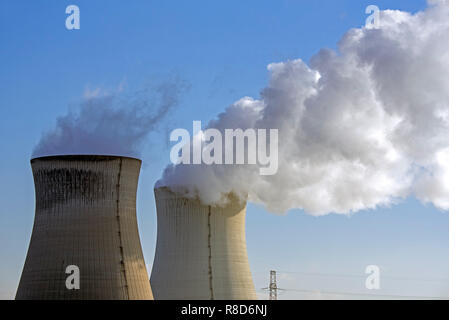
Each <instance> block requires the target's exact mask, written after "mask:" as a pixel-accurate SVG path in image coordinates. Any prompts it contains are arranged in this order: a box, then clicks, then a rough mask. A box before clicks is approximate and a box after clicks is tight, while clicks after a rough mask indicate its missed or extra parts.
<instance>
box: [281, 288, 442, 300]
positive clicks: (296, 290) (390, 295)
mask: <svg viewBox="0 0 449 320" xmlns="http://www.w3.org/2000/svg"><path fill="white" fill-rule="evenodd" d="M283 290H284V291H294V292H302V293H315V294H327V295H339V296H341V295H345V296H370V297H379V298H382V297H383V298H403V299H434V300H435V299H448V298H447V297H429V296H405V295H395V294H372V293H360V292H343V291H340V292H339V291H321V290H306V289H283Z"/></svg>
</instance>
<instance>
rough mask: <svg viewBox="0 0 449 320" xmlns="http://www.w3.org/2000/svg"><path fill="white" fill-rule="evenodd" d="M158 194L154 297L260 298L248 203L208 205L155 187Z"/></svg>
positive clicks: (204, 298) (152, 281)
mask: <svg viewBox="0 0 449 320" xmlns="http://www.w3.org/2000/svg"><path fill="white" fill-rule="evenodd" d="M155 196H156V207H157V224H158V229H157V246H156V254H155V258H154V265H153V270H152V273H151V286H152V288H153V292H154V296H155V298H156V299H179V300H181V299H193V300H210V299H216V300H227V299H230V300H237V299H241V300H253V299H256V298H257V297H256V292H255V290H254V284H253V281H252V277H251V271H250V268H249V264H248V256H247V252H246V240H245V215H246V204H244V203H243V204H240V203H239V202H238V201H233V202H232V203H231V204H230V205H228V206H227V207H226V208H219V207H210V206H205V205H202V204H201V203H200V202H199V201H197V200H189V199H186V198H182V197H179V196H177V195H176V194H174V193H172V192H170V191H169V190H168V189H167V188H158V189H155Z"/></svg>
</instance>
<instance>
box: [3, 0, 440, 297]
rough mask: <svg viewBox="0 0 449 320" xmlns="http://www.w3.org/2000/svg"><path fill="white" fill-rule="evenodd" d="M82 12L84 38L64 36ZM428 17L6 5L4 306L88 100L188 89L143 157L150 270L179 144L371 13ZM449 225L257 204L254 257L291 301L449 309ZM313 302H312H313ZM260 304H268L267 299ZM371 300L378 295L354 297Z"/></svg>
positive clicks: (135, 4) (287, 8)
mask: <svg viewBox="0 0 449 320" xmlns="http://www.w3.org/2000/svg"><path fill="white" fill-rule="evenodd" d="M69 4H76V5H78V6H79V8H80V11H81V29H80V30H73V31H68V30H67V29H66V28H65V19H66V16H67V15H66V14H65V8H66V6H67V5H69ZM370 4H376V5H377V6H379V7H380V8H381V9H387V8H391V9H401V10H405V11H411V12H415V11H417V10H420V9H423V8H424V7H425V6H426V4H425V1H424V0H414V1H409V0H397V1H376V2H375V3H374V2H372V1H357V2H355V1H352V0H344V1H335V0H320V1H316V0H314V1H306V0H303V1H301V0H283V1H282V0H281V1H260V0H259V1H195V2H192V1H176V2H175V1H164V2H162V1H143V0H134V1H128V2H125V1H117V0H115V1H99V0H95V1H92V0H91V1H82V0H76V1H70V2H69V1H57V2H56V1H51V0H40V1H32V2H31V1H23V0H21V1H12V0H4V1H1V2H0V46H1V50H0V88H1V90H0V107H1V111H2V112H1V114H2V116H1V117H0V137H1V138H0V148H1V150H2V151H3V153H2V157H0V177H1V180H2V182H3V183H1V184H0V200H1V203H2V206H1V208H2V209H1V212H0V257H1V261H2V262H1V264H0V298H4V299H10V298H13V297H14V295H15V290H16V288H17V284H18V281H19V277H20V274H21V271H22V267H23V263H24V260H25V255H26V251H27V247H28V242H29V239H30V235H31V229H32V224H33V215H34V187H33V180H32V175H31V168H30V165H29V160H30V157H31V152H32V149H33V147H34V146H35V145H36V143H37V142H38V141H39V139H40V137H41V134H42V132H45V131H46V130H49V129H51V128H52V127H54V125H55V119H56V118H57V117H58V116H60V115H64V114H65V113H66V112H67V110H68V108H69V107H72V108H73V107H76V105H77V104H79V102H80V101H81V100H82V97H83V95H84V94H85V92H86V91H88V90H95V89H97V88H101V89H103V90H115V89H116V88H117V87H119V86H120V85H124V86H125V87H126V88H127V89H129V90H135V89H138V88H142V87H144V86H146V85H151V84H154V83H158V82H161V81H164V80H166V79H170V78H173V77H179V78H181V79H183V80H185V81H186V82H187V83H189V85H190V90H189V91H188V92H186V93H185V94H184V95H183V96H182V99H181V103H180V105H179V106H178V108H177V109H175V110H174V111H173V112H172V113H171V114H170V115H169V117H168V119H166V120H165V121H164V123H162V124H161V126H160V128H159V130H158V131H157V132H154V133H153V134H151V135H150V137H149V138H148V139H147V142H146V143H145V148H144V151H143V154H142V159H143V161H144V166H143V168H142V172H141V177H140V185H139V197H138V215H139V228H140V234H141V239H142V245H143V250H144V254H145V259H146V262H147V264H148V265H150V266H151V264H152V260H153V254H154V248H155V239H156V228H155V227H156V216H155V206H154V199H153V193H152V188H153V185H154V183H155V181H156V180H157V179H158V178H159V177H160V174H161V172H162V169H163V168H164V167H165V165H166V164H167V163H168V162H169V149H170V144H169V141H168V138H169V137H168V132H170V131H171V130H172V129H174V128H179V127H183V128H187V129H189V130H191V129H190V128H191V125H192V121H193V120H202V121H203V123H206V122H207V121H208V120H210V119H211V118H213V117H215V116H216V115H217V114H218V113H219V112H221V111H223V110H224V108H225V107H226V106H228V105H229V104H231V103H232V102H234V101H236V100H238V99H239V98H241V97H243V96H253V97H258V95H259V92H260V90H261V89H262V88H263V87H264V86H265V85H266V83H267V79H268V74H267V70H266V66H267V65H268V64H269V63H271V62H279V61H284V60H288V59H297V58H302V59H303V60H305V61H308V59H309V58H310V57H311V56H312V55H313V54H314V53H316V52H317V51H318V50H319V49H320V48H323V47H330V48H334V47H335V45H336V43H337V42H338V40H339V38H340V37H341V36H342V35H343V34H344V32H345V31H347V30H349V29H350V28H354V27H360V26H361V25H363V24H364V22H365V19H366V17H367V15H366V14H365V8H366V7H367V6H368V5H370ZM448 229H449V215H448V213H446V212H441V211H438V210H437V209H435V208H434V207H432V206H430V205H427V206H424V205H422V204H421V203H419V202H418V201H417V200H415V199H409V200H407V201H405V202H403V203H400V204H398V205H396V206H392V207H391V208H379V209H377V210H371V211H364V212H360V213H357V214H355V215H352V216H350V217H347V216H340V215H338V216H337V215H329V216H324V217H312V216H308V215H306V214H304V213H303V212H301V211H299V210H297V211H291V212H289V213H288V214H287V215H285V216H277V215H272V214H268V213H267V212H265V211H264V210H263V209H262V208H261V207H258V206H255V205H252V204H250V205H249V206H248V217H247V242H248V255H249V259H250V265H251V269H252V271H253V277H254V280H255V285H256V288H257V289H259V288H262V287H265V286H267V284H268V276H269V270H270V269H275V270H280V271H283V272H281V273H280V274H279V286H280V287H283V288H286V289H296V290H304V291H306V292H305V293H304V292H300V291H284V292H282V294H281V296H280V298H283V299H288V298H314V297H324V298H333V297H346V296H345V295H334V294H325V293H321V294H318V293H316V292H318V291H322V292H353V293H363V294H380V295H405V296H431V297H435V296H446V297H448V296H449V245H448V244H449V232H447V230H448ZM369 264H375V265H378V266H380V267H381V270H382V273H381V290H379V291H377V292H373V291H371V292H369V291H367V290H366V289H365V287H364V281H365V275H364V270H365V267H366V266H367V265H369ZM309 291H311V292H309ZM259 294H260V297H261V298H265V297H266V293H264V292H263V291H259ZM355 297H362V298H363V297H369V296H355Z"/></svg>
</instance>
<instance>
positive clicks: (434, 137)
mask: <svg viewBox="0 0 449 320" xmlns="http://www.w3.org/2000/svg"><path fill="white" fill-rule="evenodd" d="M268 70H269V71H270V74H271V79H270V82H269V85H268V86H267V87H266V88H265V89H263V90H262V92H261V97H260V98H259V99H258V100H255V99H252V98H243V99H241V100H239V101H237V102H236V103H234V104H233V105H231V106H230V107H228V108H227V109H226V111H225V112H224V113H223V114H220V115H219V116H218V118H217V119H216V120H214V121H212V122H211V123H209V125H208V127H214V128H219V129H220V128H221V129H223V128H242V129H244V128H277V129H279V170H278V173H277V174H276V175H274V176H261V175H259V171H258V168H257V167H256V166H254V165H253V166H248V165H247V166H242V165H239V166H225V165H216V166H206V165H177V166H168V167H167V168H166V170H165V172H164V174H163V177H162V179H161V180H160V181H159V182H158V184H157V185H158V186H162V185H166V186H169V187H170V188H172V189H173V190H175V191H178V192H184V193H185V194H186V195H187V196H192V197H194V196H198V197H199V198H200V199H201V200H202V201H203V202H204V203H207V204H220V203H222V202H223V201H226V194H228V193H229V192H234V193H236V194H238V195H240V196H241V197H244V196H245V195H246V194H248V196H249V200H251V201H254V202H256V203H261V204H263V205H264V206H265V207H266V208H267V209H268V210H269V211H273V212H285V211H287V210H289V209H293V208H301V209H304V210H305V211H306V212H308V213H310V214H313V215H323V214H327V213H332V212H333V213H343V214H347V213H351V212H356V211H359V210H363V209H371V208H376V207H377V206H388V205H391V204H393V203H395V202H396V201H398V200H400V199H403V198H405V197H408V196H410V195H415V196H416V197H417V198H419V199H420V200H421V201H423V202H428V203H433V204H434V205H435V206H436V207H438V208H440V209H443V210H449V6H448V5H447V4H445V3H444V1H431V2H429V7H428V8H427V9H426V10H425V11H421V12H418V13H416V14H410V13H407V12H402V11H393V10H386V11H381V13H380V28H378V29H373V28H360V29H352V30H350V31H348V32H347V33H346V34H345V35H344V36H343V38H342V39H341V41H340V42H339V44H338V51H332V50H328V49H323V50H321V51H320V52H319V53H318V54H316V55H315V56H314V57H313V58H312V59H311V63H310V65H306V64H305V63H304V62H303V61H301V60H295V61H287V62H281V63H273V64H270V65H269V66H268Z"/></svg>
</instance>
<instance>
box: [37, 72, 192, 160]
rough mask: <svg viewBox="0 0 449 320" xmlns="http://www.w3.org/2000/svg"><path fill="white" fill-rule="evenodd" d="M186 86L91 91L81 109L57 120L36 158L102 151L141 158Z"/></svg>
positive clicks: (41, 141)
mask: <svg viewBox="0 0 449 320" xmlns="http://www.w3.org/2000/svg"><path fill="white" fill-rule="evenodd" d="M185 88H186V85H185V83H184V82H182V81H180V80H176V81H171V82H166V83H163V84H160V85H158V86H157V87H156V88H153V89H145V90H141V91H139V92H135V93H133V94H131V95H125V94H124V93H122V92H120V91H121V90H118V92H115V93H106V94H100V93H99V91H98V90H96V91H94V92H93V93H92V94H88V95H86V97H85V100H84V101H83V102H82V103H81V105H80V107H79V110H76V111H77V112H69V113H68V114H66V115H64V116H62V117H59V118H58V119H57V123H56V127H55V129H53V130H52V131H50V132H48V133H46V134H44V135H43V136H42V138H41V140H40V141H39V143H38V144H37V146H36V147H35V149H34V151H33V157H41V156H48V155H64V154H100V155H119V156H130V157H138V156H139V155H140V149H141V145H142V142H143V141H144V139H145V138H146V137H147V136H148V134H149V133H150V132H151V131H153V130H154V129H155V128H156V126H157V125H158V123H159V122H160V121H161V120H162V119H163V118H164V117H165V116H166V115H167V113H168V112H169V111H170V110H171V109H172V108H173V107H174V106H176V105H177V104H178V99H179V95H180V93H181V92H182V91H183V90H184V89H185Z"/></svg>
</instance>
